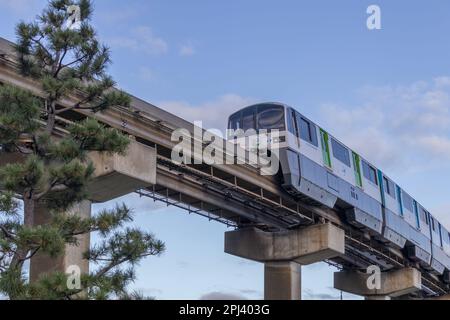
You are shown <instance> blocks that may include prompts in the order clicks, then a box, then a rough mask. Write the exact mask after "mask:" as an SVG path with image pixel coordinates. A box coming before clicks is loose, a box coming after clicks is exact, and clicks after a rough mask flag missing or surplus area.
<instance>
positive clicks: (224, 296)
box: [199, 292, 248, 300]
mask: <svg viewBox="0 0 450 320" xmlns="http://www.w3.org/2000/svg"><path fill="white" fill-rule="evenodd" d="M199 300H248V299H247V298H246V297H244V296H243V295H240V294H234V293H226V292H211V293H207V294H205V295H203V296H201V297H200V298H199Z"/></svg>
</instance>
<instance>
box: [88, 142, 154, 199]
mask: <svg viewBox="0 0 450 320" xmlns="http://www.w3.org/2000/svg"><path fill="white" fill-rule="evenodd" d="M89 158H90V160H91V161H92V162H93V164H94V166H95V173H94V175H95V177H94V180H93V181H92V183H91V184H90V185H89V186H88V193H89V195H90V198H91V199H90V200H92V201H93V202H100V203H101V202H106V201H109V200H112V199H115V198H118V197H121V196H124V195H127V194H129V193H132V192H134V191H136V190H138V189H141V188H145V187H149V186H151V185H154V184H156V150H155V149H154V148H152V147H149V146H146V145H144V144H141V143H139V142H136V141H132V142H131V143H130V145H129V146H128V150H127V151H126V153H125V155H119V154H114V155H110V154H108V153H99V152H91V153H90V154H89Z"/></svg>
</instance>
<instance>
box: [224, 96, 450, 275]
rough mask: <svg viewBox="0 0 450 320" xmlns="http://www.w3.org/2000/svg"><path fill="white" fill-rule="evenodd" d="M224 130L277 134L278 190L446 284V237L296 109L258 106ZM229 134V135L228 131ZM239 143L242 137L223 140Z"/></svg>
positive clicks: (449, 263)
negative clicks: (325, 210)
mask: <svg viewBox="0 0 450 320" xmlns="http://www.w3.org/2000/svg"><path fill="white" fill-rule="evenodd" d="M228 129H229V130H230V131H231V130H243V131H247V130H250V131H252V130H251V129H253V132H254V130H256V131H257V132H258V130H263V129H264V130H268V131H270V130H279V134H280V137H279V139H278V141H277V142H278V147H279V161H280V170H281V172H280V176H281V183H282V186H283V188H284V189H285V190H286V191H287V192H288V193H290V194H292V195H293V196H295V197H298V198H299V199H301V200H302V201H307V202H309V203H311V204H314V205H318V206H326V207H329V208H333V209H338V210H340V212H343V215H344V217H345V219H346V221H347V222H348V223H349V224H351V225H353V226H355V227H357V228H360V229H364V230H365V231H368V232H369V234H370V235H372V236H373V237H375V238H376V239H378V240H380V241H382V242H384V243H386V244H387V245H391V246H395V247H398V248H400V249H402V250H404V252H405V254H406V255H407V256H408V257H409V258H410V259H411V260H412V261H415V262H417V263H419V264H420V266H421V267H422V268H424V269H426V270H428V271H430V272H432V273H434V274H436V275H439V276H442V277H443V279H444V280H445V281H447V282H450V277H449V273H450V233H449V231H448V230H447V229H446V228H445V227H444V226H443V225H442V224H441V223H439V221H437V219H436V218H434V217H433V216H432V215H431V213H430V212H429V211H427V210H426V209H425V208H424V207H423V206H422V205H420V204H419V203H418V202H417V201H416V200H414V199H413V198H412V197H411V196H410V195H409V194H408V193H407V192H406V191H405V190H403V189H402V188H401V187H400V186H399V185H397V184H396V183H395V182H394V181H393V180H392V179H390V178H389V177H388V176H387V175H386V174H384V173H383V172H382V171H381V170H379V169H378V168H376V167H375V166H374V165H372V164H371V163H370V162H369V161H367V160H366V159H363V158H362V157H361V156H360V155H359V154H358V153H356V152H355V151H353V150H350V149H349V148H348V147H346V146H345V145H344V144H342V143H341V142H339V141H338V140H337V139H336V138H334V137H333V136H331V135H330V134H329V133H328V132H327V131H325V130H324V129H322V128H320V127H319V126H317V125H316V124H315V123H313V122H312V121H311V120H309V119H308V118H306V117H304V116H303V115H301V114H300V113H299V112H297V111H296V110H295V109H293V108H291V107H289V106H287V105H284V104H280V103H262V104H257V105H253V106H250V107H247V108H244V109H242V110H240V111H238V112H236V113H234V114H233V115H231V116H230V118H229V122H228ZM231 132H232V131H231ZM228 138H229V139H230V140H233V141H235V143H240V142H239V140H240V139H242V137H238V136H235V135H231V136H229V137H228Z"/></svg>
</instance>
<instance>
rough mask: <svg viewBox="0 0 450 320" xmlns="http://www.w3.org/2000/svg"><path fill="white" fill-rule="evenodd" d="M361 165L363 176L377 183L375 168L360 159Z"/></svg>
mask: <svg viewBox="0 0 450 320" xmlns="http://www.w3.org/2000/svg"><path fill="white" fill-rule="evenodd" d="M362 167H363V174H364V177H365V178H366V179H367V180H369V181H372V182H373V183H375V184H376V185H378V179H377V170H375V168H374V167H372V166H371V165H370V164H368V163H367V162H366V161H364V160H363V161H362Z"/></svg>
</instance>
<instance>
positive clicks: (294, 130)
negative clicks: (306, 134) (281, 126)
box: [286, 109, 300, 149]
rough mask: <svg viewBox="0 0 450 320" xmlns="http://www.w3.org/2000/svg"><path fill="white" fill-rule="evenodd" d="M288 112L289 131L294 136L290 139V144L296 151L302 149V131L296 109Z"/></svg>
mask: <svg viewBox="0 0 450 320" xmlns="http://www.w3.org/2000/svg"><path fill="white" fill-rule="evenodd" d="M286 110H287V114H288V116H287V122H288V131H289V132H290V133H291V134H292V139H289V141H288V143H289V146H291V141H294V142H292V146H295V148H296V149H299V148H300V130H299V127H298V123H297V120H296V116H295V110H294V109H286Z"/></svg>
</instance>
